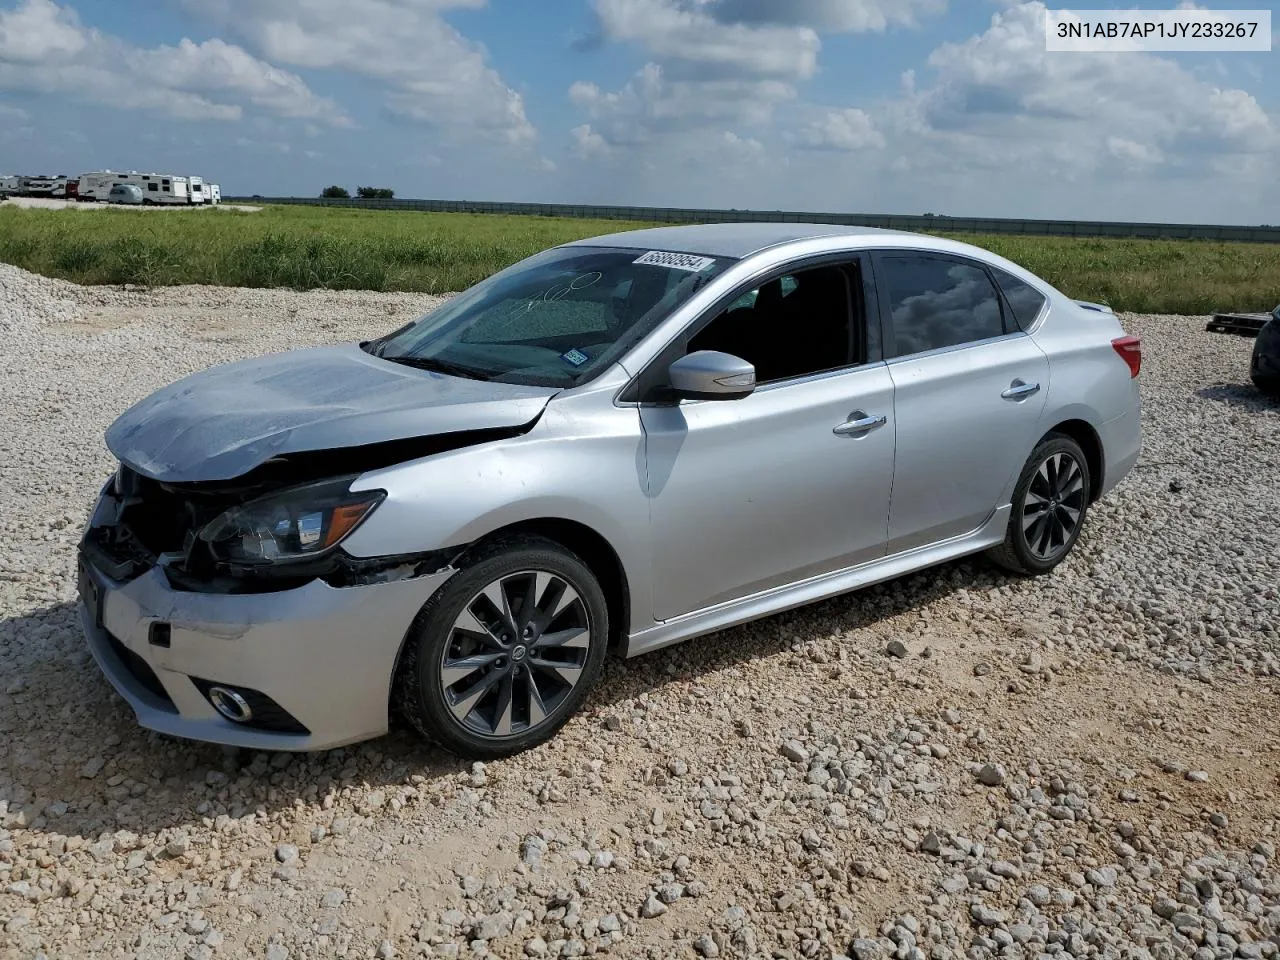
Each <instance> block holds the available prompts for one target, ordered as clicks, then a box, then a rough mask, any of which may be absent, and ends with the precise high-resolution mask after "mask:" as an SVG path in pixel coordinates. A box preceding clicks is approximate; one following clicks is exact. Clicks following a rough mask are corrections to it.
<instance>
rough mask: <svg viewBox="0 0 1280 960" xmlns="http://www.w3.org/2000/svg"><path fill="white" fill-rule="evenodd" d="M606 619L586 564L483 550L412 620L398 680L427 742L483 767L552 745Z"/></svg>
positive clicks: (536, 549) (602, 643)
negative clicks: (487, 762)
mask: <svg viewBox="0 0 1280 960" xmlns="http://www.w3.org/2000/svg"><path fill="white" fill-rule="evenodd" d="M608 636H609V612H608V606H607V604H606V602H605V597H604V592H603V591H602V590H601V588H600V585H599V583H598V582H597V581H596V578H595V577H594V576H593V575H592V573H591V571H590V570H589V569H588V568H587V567H586V565H585V564H584V563H583V562H582V561H581V560H580V559H578V557H576V556H575V555H574V554H573V553H571V552H570V551H568V550H566V549H565V548H564V547H562V546H560V545H559V544H557V543H554V542H552V541H550V540H547V539H544V538H542V537H532V536H521V537H516V538H513V539H508V540H503V541H498V542H495V543H493V544H491V545H489V546H488V547H485V548H482V550H481V551H480V552H478V553H477V554H476V555H475V556H474V557H472V558H471V559H470V560H469V562H467V564H466V566H465V568H464V569H463V570H462V571H461V572H459V573H458V574H456V575H455V576H454V577H452V578H451V579H450V580H448V581H446V583H445V584H444V586H443V587H441V588H440V590H439V591H438V592H437V593H436V594H435V595H434V596H433V597H432V598H431V599H430V600H429V601H427V603H426V605H425V606H424V607H423V608H422V610H421V611H420V612H419V614H418V616H417V618H416V619H415V620H414V623H413V625H412V626H411V627H410V629H409V635H408V637H407V638H406V640H405V650H404V655H403V656H402V658H401V662H400V665H399V668H398V670H397V673H396V678H395V683H394V694H393V695H394V701H395V706H396V708H397V709H398V711H399V712H400V713H401V714H402V715H403V716H404V717H405V719H406V720H408V721H409V723H410V724H411V725H412V726H413V727H414V729H415V730H417V731H418V733H419V734H421V735H422V736H423V737H425V738H426V739H428V740H431V741H433V742H435V743H438V744H440V745H441V746H443V747H444V748H445V749H447V750H450V751H451V752H453V753H456V754H458V755H460V756H463V757H466V758H468V759H475V760H489V759H493V758H495V757H501V756H506V755H508V754H512V753H517V752H519V751H521V750H526V749H528V748H530V747H532V746H535V745H537V744H539V743H542V742H544V741H546V740H548V739H550V738H551V737H552V736H553V735H554V734H555V733H556V731H557V730H559V729H560V727H562V726H563V725H564V724H565V722H566V721H567V720H568V719H569V717H570V716H572V715H573V713H574V712H575V711H576V710H577V709H578V707H579V706H581V704H582V701H583V700H584V699H585V698H586V695H587V692H588V691H589V690H590V688H591V686H592V685H593V684H594V683H595V681H596V678H597V677H598V676H599V674H600V670H601V667H602V666H603V663H604V657H605V652H606V648H607V646H608Z"/></svg>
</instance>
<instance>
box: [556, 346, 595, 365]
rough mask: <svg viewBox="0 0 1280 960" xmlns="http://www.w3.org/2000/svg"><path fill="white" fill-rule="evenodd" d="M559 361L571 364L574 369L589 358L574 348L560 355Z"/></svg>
mask: <svg viewBox="0 0 1280 960" xmlns="http://www.w3.org/2000/svg"><path fill="white" fill-rule="evenodd" d="M560 359H561V360H563V361H564V362H565V363H572V364H573V365H574V366H575V367H580V366H582V365H583V364H584V363H586V362H587V361H588V360H590V359H591V358H590V357H588V356H587V355H586V354H585V353H583V352H582V351H581V350H579V349H578V348H577V347H574V348H573V349H572V350H570V351H569V352H568V353H562V354H560Z"/></svg>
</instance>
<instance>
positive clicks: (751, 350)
mask: <svg viewBox="0 0 1280 960" xmlns="http://www.w3.org/2000/svg"><path fill="white" fill-rule="evenodd" d="M864 263H865V261H863V260H861V259H860V258H857V257H851V258H849V259H848V260H846V261H844V262H840V263H831V262H827V263H823V264H820V265H817V266H812V267H809V268H801V267H798V266H797V267H793V268H792V269H790V270H788V271H785V272H780V273H779V275H777V276H773V277H770V278H767V279H766V280H765V282H763V283H762V284H761V285H760V286H759V287H758V288H757V289H755V290H740V291H737V292H736V293H734V294H733V295H731V296H730V297H729V298H727V299H726V301H725V302H723V303H722V304H721V305H720V306H718V307H717V308H714V309H713V310H712V311H710V313H709V315H708V316H707V317H706V318H705V319H704V320H703V321H701V322H700V323H697V324H694V326H693V328H691V331H690V333H691V336H690V337H689V338H688V339H687V341H686V342H685V343H684V344H683V351H684V352H692V351H693V350H696V349H720V350H723V351H724V352H726V353H733V354H734V355H736V356H740V357H742V358H743V359H746V360H749V361H751V362H752V363H753V364H755V365H756V368H757V380H758V386H757V388H756V390H755V391H754V392H753V393H752V394H750V395H749V396H747V397H744V398H741V399H737V400H683V401H680V402H678V403H674V404H671V403H668V404H642V405H641V408H640V419H641V424H642V426H643V429H644V434H645V458H646V469H647V489H648V496H649V502H650V520H651V526H652V542H653V544H654V546H653V581H654V610H655V616H656V618H657V619H659V620H669V619H671V618H674V617H679V616H682V615H685V614H689V613H693V612H695V611H698V610H701V609H704V608H706V607H710V606H714V605H717V604H720V603H724V602H727V601H732V600H737V599H740V598H743V597H747V596H751V595H753V594H758V593H761V592H764V591H768V590H771V589H774V588H778V587H781V586H784V585H786V584H789V583H793V582H796V581H799V580H803V579H806V578H809V577H815V576H820V575H822V574H825V573H830V572H833V571H836V570H840V569H843V568H846V567H850V566H854V565H856V564H860V563H865V562H867V561H870V560H875V559H878V558H880V557H882V556H883V555H884V552H885V546H886V542H887V530H888V518H889V494H890V489H891V486H892V481H893V459H894V424H893V381H892V379H891V377H890V376H889V371H888V369H887V367H886V366H885V364H884V362H883V361H882V360H881V359H880V358H879V343H878V337H877V336H875V335H874V329H873V328H871V327H869V326H868V324H867V322H866V317H867V316H868V315H870V316H872V317H875V316H876V313H875V311H874V309H873V310H872V311H870V313H869V314H868V311H867V309H866V305H867V303H868V301H869V299H870V298H872V297H873V296H874V293H873V291H872V290H869V289H868V285H867V284H865V283H864V281H863V278H864V276H865V275H866V274H865V272H864V269H863V266H864ZM793 298H794V299H793ZM730 308H732V309H730ZM660 362H667V363H669V362H670V358H669V357H668V358H664V360H663V361H660Z"/></svg>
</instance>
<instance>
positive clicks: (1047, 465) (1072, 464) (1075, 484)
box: [989, 433, 1091, 576]
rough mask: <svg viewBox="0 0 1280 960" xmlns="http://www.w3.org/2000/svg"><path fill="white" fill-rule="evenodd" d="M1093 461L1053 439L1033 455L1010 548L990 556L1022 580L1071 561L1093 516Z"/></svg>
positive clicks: (1016, 494) (1019, 490) (1068, 442)
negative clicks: (1090, 512)
mask: <svg viewBox="0 0 1280 960" xmlns="http://www.w3.org/2000/svg"><path fill="white" fill-rule="evenodd" d="M1090 489H1091V487H1090V477H1089V461H1088V459H1087V458H1086V457H1085V455H1084V451H1083V450H1081V449H1080V445H1079V444H1078V443H1076V442H1075V441H1074V440H1072V439H1071V438H1070V437H1068V436H1066V435H1065V434H1061V433H1051V434H1049V435H1048V436H1047V437H1045V438H1044V439H1043V440H1042V441H1040V443H1039V444H1038V445H1037V446H1036V448H1035V450H1033V451H1032V452H1031V456H1030V457H1029V458H1028V459H1027V463H1026V466H1024V467H1023V468H1022V474H1021V476H1019V477H1018V484H1017V486H1016V487H1014V490H1013V510H1012V512H1011V513H1010V515H1009V529H1008V532H1007V533H1006V534H1005V538H1004V543H1002V544H1000V545H999V546H998V547H995V548H993V549H992V550H991V551H990V554H989V555H990V557H991V559H992V560H993V561H994V562H995V563H996V564H998V565H999V566H1001V567H1004V568H1005V569H1006V570H1009V571H1011V572H1013V573H1017V574H1021V575H1022V576H1035V575H1038V574H1042V573H1048V572H1049V571H1050V570H1052V569H1053V568H1054V567H1056V566H1057V565H1058V564H1059V563H1061V562H1062V561H1063V560H1065V559H1066V556H1067V554H1068V553H1070V552H1071V548H1072V547H1074V546H1075V543H1076V540H1077V539H1079V537H1080V530H1081V528H1082V527H1083V526H1084V518H1085V514H1086V513H1088V510H1089V491H1090Z"/></svg>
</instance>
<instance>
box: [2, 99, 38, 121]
mask: <svg viewBox="0 0 1280 960" xmlns="http://www.w3.org/2000/svg"><path fill="white" fill-rule="evenodd" d="M30 116H31V115H30V114H29V113H27V111H25V110H23V109H22V108H21V107H11V106H9V104H7V103H0V120H10V121H11V120H27V119H30Z"/></svg>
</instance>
